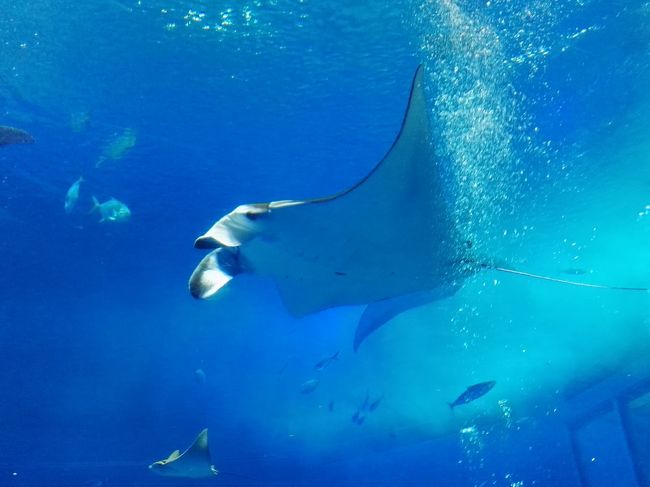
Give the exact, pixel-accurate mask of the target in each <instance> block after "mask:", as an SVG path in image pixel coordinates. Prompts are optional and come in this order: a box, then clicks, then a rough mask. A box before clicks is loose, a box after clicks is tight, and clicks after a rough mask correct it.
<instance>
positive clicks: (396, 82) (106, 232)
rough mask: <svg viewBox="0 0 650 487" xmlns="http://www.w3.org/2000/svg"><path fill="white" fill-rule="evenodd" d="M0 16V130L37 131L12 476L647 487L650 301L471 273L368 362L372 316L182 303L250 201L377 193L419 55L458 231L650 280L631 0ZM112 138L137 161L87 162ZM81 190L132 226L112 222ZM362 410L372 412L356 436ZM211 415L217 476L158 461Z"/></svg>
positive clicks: (60, 1)
mask: <svg viewBox="0 0 650 487" xmlns="http://www.w3.org/2000/svg"><path fill="white" fill-rule="evenodd" d="M0 12H2V14H1V15H0V40H1V41H2V44H1V45H2V56H1V57H0V125H11V126H16V127H20V128H23V129H26V130H28V131H29V132H30V133H32V134H33V135H34V137H35V139H36V143H35V144H33V145H25V146H18V145H16V146H7V147H2V148H0V165H1V166H2V168H3V169H2V174H1V178H0V226H1V227H0V228H2V239H1V240H0V256H1V257H0V275H2V283H1V285H0V293H1V298H0V357H2V359H3V360H2V365H3V366H2V368H1V369H0V386H1V391H2V392H1V393H0V452H2V453H1V455H0V486H5V485H6V486H37V485H47V486H85V487H91V486H92V487H100V486H101V487H111V486H154V485H155V486H157V485H188V484H193V485H211V484H215V485H216V484H217V483H219V484H220V485H242V486H248V485H250V486H254V485H270V486H276V485H277V486H280V485H295V486H298V485H300V486H302V485H305V486H319V485H328V486H332V485H373V486H383V485H396V484H398V485H400V484H401V485H406V486H430V485H444V486H474V487H484V486H485V487H487V486H507V487H523V486H527V487H528V486H599V485H603V486H604V485H609V486H628V485H629V486H638V485H650V483H649V482H650V447H649V446H648V443H647V438H648V433H649V432H650V419H649V418H650V406H649V404H650V401H648V399H647V397H646V396H644V395H643V394H644V393H645V392H647V391H648V389H650V386H649V381H650V363H649V362H648V356H649V355H648V352H650V345H649V344H650V340H649V339H650V314H649V309H650V307H649V299H650V297H649V296H648V294H647V293H642V292H615V291H608V290H597V289H584V288H574V287H566V286H562V285H558V284H551V283H545V282H540V281H536V280H530V279H524V278H521V277H516V276H509V275H504V274H496V273H494V272H481V273H478V274H477V275H475V276H473V277H471V278H469V279H468V280H467V281H466V283H465V284H464V286H463V288H462V289H461V290H460V291H459V292H458V293H457V294H456V295H454V296H453V297H451V298H448V299H445V300H441V301H439V302H436V303H433V304H430V305H427V306H425V307H422V308H418V309H416V310H413V311H410V312H408V313H405V314H403V315H401V316H399V317H398V318H396V319H395V320H393V321H392V322H391V323H390V324H387V325H386V326H385V327H383V328H382V329H380V330H379V331H377V332H376V333H375V334H373V335H372V336H371V337H370V338H369V339H368V340H367V342H366V343H364V345H363V346H362V348H361V349H360V350H359V351H358V352H357V353H353V351H352V346H351V343H352V337H353V335H354V328H355V325H356V323H357V320H358V318H359V316H360V314H361V311H362V308H361V307H346V308H337V309H331V310H326V311H323V312H321V313H318V314H315V315H310V316H307V317H304V318H300V319H298V318H293V317H291V316H290V315H289V314H288V313H287V311H286V310H285V308H284V306H283V304H282V302H281V299H280V298H279V296H278V293H277V292H276V290H275V289H274V287H273V285H272V283H270V282H268V281H264V280H261V279H254V278H251V279H243V280H241V281H238V282H237V283H236V285H235V286H233V289H231V290H230V291H231V292H229V293H227V294H226V295H225V296H222V297H221V299H219V300H217V301H214V302H199V301H195V300H193V299H192V298H191V297H190V295H189V293H188V290H187V280H188V278H189V275H190V273H191V272H192V270H193V269H194V267H195V265H196V264H197V263H198V261H199V260H200V258H201V257H202V256H203V253H201V252H199V251H197V250H195V249H194V248H193V241H194V239H195V238H196V237H197V236H199V235H201V234H202V233H203V232H205V231H206V230H207V229H208V228H209V227H210V226H211V225H212V223H214V221H216V220H217V219H218V218H219V217H221V216H223V215H224V214H226V213H227V212H228V211H230V210H232V209H233V208H234V207H236V206H237V205H239V204H242V203H249V202H261V201H272V200H279V199H287V198H292V199H300V198H310V197H316V196H322V195H327V194H331V193H334V192H337V191H340V190H342V189H344V188H347V187H349V186H351V185H352V184H354V183H355V182H357V181H358V180H359V179H360V178H362V177H363V176H365V175H366V174H367V173H368V172H369V171H370V169H371V168H372V167H373V166H374V165H375V164H376V163H377V161H378V160H379V159H380V158H381V157H382V156H383V155H384V153H385V152H386V150H387V148H388V147H389V146H390V144H391V143H392V141H393V139H394V137H395V134H396V133H397V131H398V130H399V127H400V123H401V118H402V116H403V112H404V108H405V106H406V101H407V96H408V90H409V86H410V82H411V78H412V75H413V73H414V71H415V68H416V67H417V65H418V64H420V63H424V66H425V69H426V72H425V74H426V76H425V80H426V85H427V86H426V89H427V96H428V98H429V100H428V101H429V110H430V118H431V124H432V128H433V132H434V137H435V140H434V142H435V146H436V153H437V155H438V157H439V158H440V160H441V161H442V162H441V164H442V165H443V167H444V168H445V175H446V178H447V182H448V189H449V195H450V196H449V198H450V200H453V203H452V204H451V211H452V213H453V218H454V220H455V222H456V223H457V225H458V227H459V228H460V229H461V230H462V231H463V232H464V234H465V235H467V237H468V239H471V240H472V241H473V242H474V245H475V248H476V250H477V252H480V253H481V255H485V256H489V257H490V258H493V259H499V261H500V262H501V261H503V262H505V263H506V264H507V265H508V266H510V267H515V268H518V269H524V270H526V271H529V272H534V273H538V274H544V275H550V276H552V277H556V278H560V279H570V280H575V281H582V282H589V283H604V284H609V285H616V286H634V287H647V286H648V285H649V284H650V254H649V253H648V251H647V249H648V241H649V240H650V206H648V205H650V143H649V141H648V137H647V134H648V133H649V127H650V97H648V89H647V87H648V86H650V4H648V2H647V1H625V2H623V1H604V0H602V1H597V0H592V1H590V0H580V1H578V0H575V1H560V0H555V1H553V0H529V1H525V0H513V1H505V0H490V1H483V2H474V1H462V0H431V1H425V0H414V1H399V2H383V3H382V2H356V3H354V2H352V3H351V2H343V1H338V0H337V1H331V2H314V1H311V0H301V1H295V2H294V1H285V0H254V1H240V2H235V1H232V2H207V1H203V2H198V1H197V2H189V1H186V0H183V1H172V0H141V1H138V2H135V1H131V0H105V1H100V0H89V1H86V2H66V1H64V0H34V1H31V2H9V1H6V0H2V1H0ZM127 128H128V129H132V130H133V131H134V133H135V134H136V141H135V145H134V146H133V147H132V148H130V149H128V150H127V149H125V150H124V151H123V153H121V154H120V153H118V154H117V157H116V158H115V160H109V161H107V162H105V163H104V164H102V165H101V166H100V167H99V168H96V167H95V164H96V161H97V160H98V158H99V156H100V154H102V151H106V150H107V149H106V148H107V147H110V144H111V143H113V144H115V143H119V135H120V134H122V133H123V131H124V130H125V129H127ZM116 141H117V142H116ZM118 152H119V151H118ZM81 175H83V177H84V178H85V179H86V182H85V183H84V185H83V186H82V191H81V195H80V199H79V203H78V207H77V208H76V210H75V211H74V212H73V213H72V214H70V215H67V214H66V213H65V212H64V208H63V202H64V198H65V194H66V191H67V190H68V188H69V186H70V185H71V184H72V183H73V182H74V181H75V180H77V178H79V176H81ZM93 195H94V196H96V197H97V198H98V199H99V200H100V201H105V200H107V199H109V198H110V197H115V198H117V199H118V200H120V201H123V202H124V203H126V204H127V205H128V207H129V208H130V210H131V212H132V217H131V219H130V221H128V222H121V223H114V222H113V223H111V222H108V223H101V224H100V223H98V221H97V220H98V218H97V214H88V213H87V210H88V209H90V197H91V196H93ZM567 269H577V270H579V271H580V272H581V273H580V274H579V275H570V274H569V275H567V274H566V273H563V272H562V271H563V270H567ZM233 284H235V283H234V282H233ZM337 350H340V358H339V360H338V361H336V362H335V363H333V364H332V365H331V366H330V367H328V368H327V369H325V370H323V371H320V372H317V371H314V369H313V365H314V364H315V363H316V362H317V361H319V360H320V359H322V358H324V357H326V356H328V355H331V354H332V353H334V352H335V351H337ZM197 369H201V370H202V371H203V372H204V374H205V378H204V380H201V377H200V376H199V375H197V373H196V372H195V371H196V370H197ZM311 378H319V379H320V381H321V383H320V385H319V387H318V388H317V389H316V390H315V391H314V392H313V393H312V394H309V395H304V394H301V393H300V384H302V383H303V382H304V381H305V380H307V379H311ZM486 380H496V381H497V385H496V386H495V388H494V389H493V390H492V391H491V392H490V393H488V395H486V396H484V397H483V398H480V399H478V400H477V401H475V402H474V403H472V404H469V405H466V406H463V407H459V408H457V409H456V410H454V412H453V413H452V412H450V411H449V408H448V407H447V404H446V403H447V402H449V401H452V400H453V399H454V398H455V397H457V396H458V394H460V393H461V392H462V391H463V390H464V389H465V388H466V387H467V386H469V385H471V384H473V383H477V382H482V381H486ZM367 393H368V394H369V395H370V396H371V397H373V398H375V397H380V396H383V397H384V399H383V401H382V403H381V404H380V405H379V407H378V408H377V409H376V411H373V412H372V413H368V415H367V417H366V421H365V422H364V424H363V425H361V426H358V425H356V424H353V423H352V421H351V419H350V418H351V417H352V414H353V413H354V411H355V409H356V408H357V407H358V405H359V404H360V403H361V402H362V401H363V399H364V397H365V395H366V394H367ZM332 400H333V401H334V409H333V411H332V412H329V411H328V404H329V403H330V401H332ZM205 427H207V428H209V431H210V447H211V451H212V457H213V462H214V464H215V466H216V467H217V468H218V469H219V470H221V471H222V473H223V474H222V475H220V476H218V477H217V478H216V479H207V480H194V481H192V480H187V479H168V478H161V477H157V476H155V475H154V474H152V473H151V472H150V471H149V470H148V469H147V466H148V465H149V464H150V463H152V462H154V461H156V460H160V459H163V458H166V457H167V456H168V455H169V453H170V452H171V451H173V450H175V449H181V450H183V449H184V448H186V447H187V446H189V444H190V443H191V441H192V440H193V438H195V436H196V435H197V434H198V432H199V431H200V430H201V429H203V428H205ZM644 482H645V483H644Z"/></svg>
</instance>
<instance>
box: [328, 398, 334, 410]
mask: <svg viewBox="0 0 650 487" xmlns="http://www.w3.org/2000/svg"><path fill="white" fill-rule="evenodd" d="M327 409H328V411H329V412H330V413H331V412H332V411H334V399H332V400H331V401H330V403H329V404H328V405H327Z"/></svg>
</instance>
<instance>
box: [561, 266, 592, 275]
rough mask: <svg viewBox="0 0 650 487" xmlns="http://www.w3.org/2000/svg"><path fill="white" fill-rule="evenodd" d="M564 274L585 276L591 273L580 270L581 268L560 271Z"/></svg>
mask: <svg viewBox="0 0 650 487" xmlns="http://www.w3.org/2000/svg"><path fill="white" fill-rule="evenodd" d="M560 272H561V273H562V274H568V275H571V276H583V275H585V274H589V271H588V270H586V269H579V268H573V267H571V268H568V269H562V270H561V271H560Z"/></svg>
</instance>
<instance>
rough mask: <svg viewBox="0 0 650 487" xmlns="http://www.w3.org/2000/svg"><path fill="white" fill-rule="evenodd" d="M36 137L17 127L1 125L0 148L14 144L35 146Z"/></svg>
mask: <svg viewBox="0 0 650 487" xmlns="http://www.w3.org/2000/svg"><path fill="white" fill-rule="evenodd" d="M33 143H34V137H32V136H31V134H29V133H28V132H26V131H24V130H22V129H18V128H15V127H7V126H6V125H0V147H2V146H4V145H13V144H33Z"/></svg>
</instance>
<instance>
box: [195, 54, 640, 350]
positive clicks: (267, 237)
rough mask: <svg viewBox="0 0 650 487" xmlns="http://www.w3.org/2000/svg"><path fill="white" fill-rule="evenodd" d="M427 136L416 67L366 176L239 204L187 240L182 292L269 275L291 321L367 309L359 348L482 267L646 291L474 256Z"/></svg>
mask: <svg viewBox="0 0 650 487" xmlns="http://www.w3.org/2000/svg"><path fill="white" fill-rule="evenodd" d="M432 138H433V137H432V132H431V128H430V125H429V118H428V110H427V103H426V97H425V93H424V68H423V66H422V65H420V66H418V68H417V70H416V71H415V75H414V77H413V81H412V83H411V89H410V94H409V98H408V103H407V107H406V112H405V115H404V118H403V120H402V125H401V128H400V130H399V133H398V135H397V137H396V139H395V140H394V142H393V144H392V146H391V147H390V149H389V150H388V152H387V153H386V155H385V156H384V157H383V158H382V159H381V160H380V161H379V163H378V164H376V165H375V166H374V168H373V169H371V170H370V172H369V173H368V174H367V175H366V176H365V177H364V178H362V179H361V180H360V181H358V182H357V183H355V184H353V185H352V186H350V187H348V188H347V189H344V190H342V191H340V192H338V193H335V194H331V195H328V196H323V197H317V198H312V199H304V200H291V199H287V200H279V201H271V202H268V203H253V204H242V205H239V206H237V207H236V208H235V209H234V210H232V211H231V212H230V213H228V214H226V215H224V216H222V217H221V218H219V219H218V220H217V221H216V222H215V223H214V224H213V225H212V226H211V227H210V228H209V229H208V230H207V231H206V232H205V233H203V234H202V235H200V236H199V237H198V238H197V239H196V240H195V242H194V247H195V248H196V249H199V250H205V251H208V253H207V254H206V255H205V256H204V257H203V258H202V259H201V260H200V261H199V263H198V264H197V265H196V266H195V268H194V271H193V272H192V273H191V275H190V278H189V282H188V288H189V292H190V294H191V295H192V297H194V298H196V299H210V298H213V297H215V296H217V295H218V294H219V293H220V291H221V290H222V289H224V288H225V287H226V286H227V285H228V283H229V282H230V281H232V280H233V279H234V278H236V277H237V276H239V275H241V274H252V275H256V276H259V277H262V278H266V279H267V280H270V281H272V282H273V283H274V284H275V286H276V288H277V289H278V291H279V294H280V297H281V299H282V302H283V304H284V307H285V308H286V309H287V311H288V312H289V313H290V314H291V315H293V316H295V317H302V316H306V315H309V314H312V313H317V312H319V311H322V310H325V309H328V308H335V307H340V306H355V305H358V306H365V309H364V311H363V313H362V314H361V317H360V319H359V321H358V323H357V327H356V330H355V333H354V338H353V349H354V351H357V350H358V349H359V347H360V346H361V344H362V343H364V342H365V340H366V339H367V338H368V337H369V336H370V335H371V334H373V333H375V332H376V330H378V329H379V328H380V327H382V326H383V325H384V324H386V323H388V322H390V321H391V320H392V319H393V318H395V317H396V316H398V315H400V314H401V313H403V312H405V311H408V310H410V309H413V308H417V307H420V306H423V305H425V304H428V303H431V302H434V301H438V300H441V299H445V298H447V297H449V296H452V295H453V294H455V293H456V292H457V291H458V289H460V287H461V286H462V284H463V283H464V281H465V280H466V279H467V278H468V277H470V276H472V275H474V274H476V273H477V272H479V271H481V270H483V269H487V270H493V271H497V272H504V273H509V274H514V275H519V276H525V277H528V278H534V279H541V280H544V281H553V282H560V283H562V284H567V285H574V286H583V287H591V288H608V289H626V290H634V291H643V292H648V288H622V287H618V288H616V287H613V286H602V285H594V284H584V283H577V282H572V281H567V280H561V279H554V278H550V277H547V276H541V275H535V274H531V273H526V272H522V271H517V270H514V269H507V268H505V267H502V266H501V265H497V264H496V263H494V262H489V261H488V262H485V261H481V260H479V259H478V257H477V256H475V255H473V252H474V250H472V249H473V245H471V242H469V241H468V240H467V238H464V236H463V235H462V234H461V232H460V231H459V229H458V228H457V225H456V223H455V219H454V217H453V211H452V210H453V207H452V205H453V204H454V202H453V201H451V200H452V198H449V197H447V196H446V195H447V194H448V191H445V187H446V186H447V184H446V178H445V176H444V170H443V167H442V164H441V162H440V161H439V160H437V158H436V154H435V151H434V148H433V145H432Z"/></svg>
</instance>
